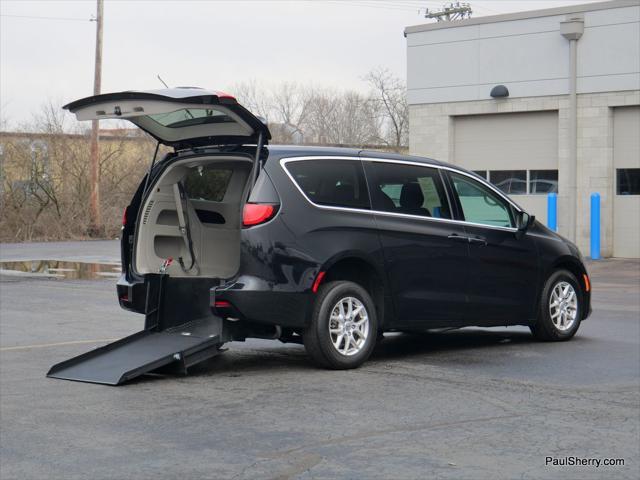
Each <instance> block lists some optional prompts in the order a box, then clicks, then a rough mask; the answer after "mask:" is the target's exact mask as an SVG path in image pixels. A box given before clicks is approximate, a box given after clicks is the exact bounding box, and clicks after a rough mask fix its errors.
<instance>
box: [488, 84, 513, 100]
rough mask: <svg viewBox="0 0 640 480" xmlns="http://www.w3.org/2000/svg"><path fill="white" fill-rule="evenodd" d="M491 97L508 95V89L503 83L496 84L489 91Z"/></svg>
mask: <svg viewBox="0 0 640 480" xmlns="http://www.w3.org/2000/svg"><path fill="white" fill-rule="evenodd" d="M489 95H491V96H492V97H493V98H504V97H508V96H509V89H508V88H507V87H505V86H504V85H496V86H495V87H493V88H492V89H491V93H490V94H489Z"/></svg>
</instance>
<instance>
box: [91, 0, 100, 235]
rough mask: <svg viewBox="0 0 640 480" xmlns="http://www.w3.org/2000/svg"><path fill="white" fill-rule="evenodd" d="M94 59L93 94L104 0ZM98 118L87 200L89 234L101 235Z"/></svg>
mask: <svg viewBox="0 0 640 480" xmlns="http://www.w3.org/2000/svg"><path fill="white" fill-rule="evenodd" d="M96 10H97V12H96V59H95V70H94V75H93V94H94V95H99V94H100V89H101V83H102V25H103V19H104V0H97V8H96ZM99 129H100V123H99V121H98V120H93V121H92V122H91V179H90V182H91V197H90V200H89V209H90V217H91V218H90V225H89V232H88V233H89V236H91V237H99V236H102V233H103V232H102V230H103V229H102V215H101V212H100V155H99V149H98V132H99Z"/></svg>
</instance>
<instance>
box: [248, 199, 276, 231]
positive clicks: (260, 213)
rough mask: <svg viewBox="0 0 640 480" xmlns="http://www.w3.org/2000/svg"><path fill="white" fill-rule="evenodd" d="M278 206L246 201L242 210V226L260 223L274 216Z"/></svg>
mask: <svg viewBox="0 0 640 480" xmlns="http://www.w3.org/2000/svg"><path fill="white" fill-rule="evenodd" d="M275 213H276V206H275V205H271V204H267V203H246V204H245V205H244V209H243V210H242V226H243V227H252V226H254V225H260V224H261V223H264V222H266V221H267V220H270V219H271V218H273V216H274V215H275Z"/></svg>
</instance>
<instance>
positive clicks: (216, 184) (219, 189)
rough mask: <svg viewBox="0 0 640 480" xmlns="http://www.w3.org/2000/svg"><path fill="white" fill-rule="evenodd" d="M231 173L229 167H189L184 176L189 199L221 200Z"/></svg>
mask: <svg viewBox="0 0 640 480" xmlns="http://www.w3.org/2000/svg"><path fill="white" fill-rule="evenodd" d="M232 173H233V171H232V170H229V169H222V168H215V167H209V168H207V167H203V166H199V167H196V168H193V169H191V171H190V172H189V173H188V174H187V176H186V177H185V178H184V180H183V184H184V189H185V191H186V192H187V196H188V197H189V198H190V199H191V200H206V201H209V202H221V201H222V200H223V199H224V195H225V193H227V188H228V187H229V181H230V180H231V174H232Z"/></svg>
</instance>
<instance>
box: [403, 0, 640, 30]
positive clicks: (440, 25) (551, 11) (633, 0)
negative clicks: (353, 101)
mask: <svg viewBox="0 0 640 480" xmlns="http://www.w3.org/2000/svg"><path fill="white" fill-rule="evenodd" d="M637 6H640V0H609V1H606V2H594V3H583V4H580V5H571V6H566V7H555V8H545V9H542V10H527V11H524V12H514V13H504V14H501V15H489V16H486V17H476V18H469V19H466V20H455V21H451V22H437V23H424V24H421V25H412V26H409V27H406V28H405V29H404V36H405V37H406V36H407V35H408V34H411V33H419V32H426V31H430V30H441V29H444V28H457V27H467V26H472V25H483V24H487V23H497V22H509V21H512V20H523V19H527V18H538V17H552V16H555V15H566V14H572V13H579V12H593V11H597V10H609V9H612V8H625V7H637Z"/></svg>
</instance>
